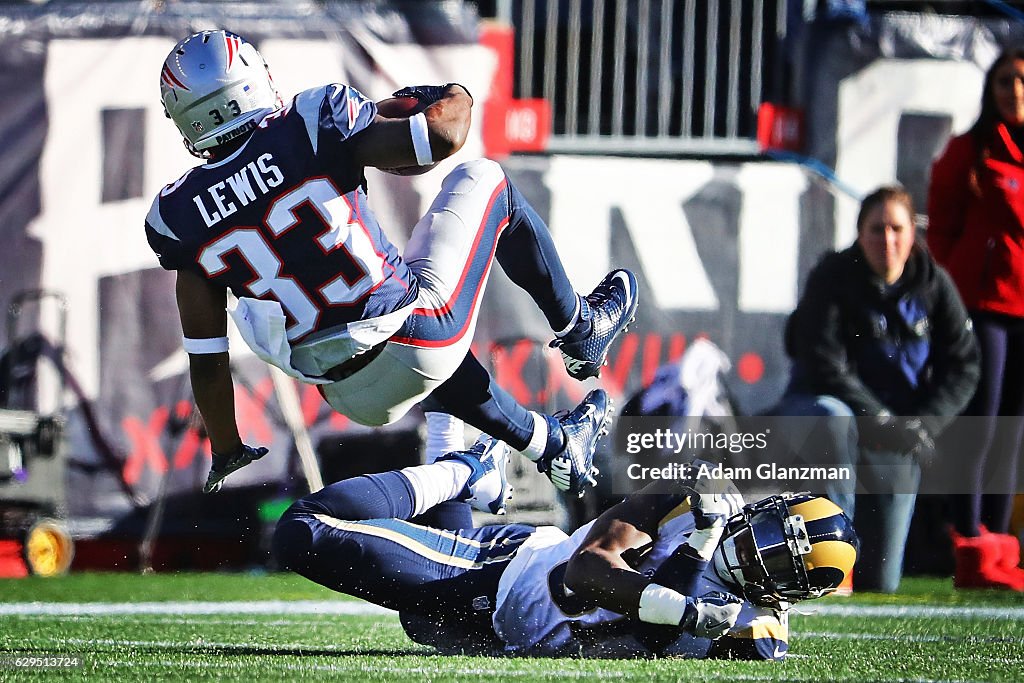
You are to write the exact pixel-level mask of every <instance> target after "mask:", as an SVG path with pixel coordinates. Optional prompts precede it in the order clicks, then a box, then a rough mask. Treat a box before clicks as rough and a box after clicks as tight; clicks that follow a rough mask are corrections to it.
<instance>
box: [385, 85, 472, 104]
mask: <svg viewBox="0 0 1024 683" xmlns="http://www.w3.org/2000/svg"><path fill="white" fill-rule="evenodd" d="M453 85H457V86H459V87H460V88H462V89H463V90H465V91H466V94H467V95H469V99H473V96H472V95H470V94H469V88H467V87H466V86H464V85H462V84H461V83H445V84H444V85H407V86H405V87H404V88H402V89H401V90H396V91H395V92H393V93H391V96H392V97H415V98H416V99H417V100H419V101H420V102H426V103H427V104H433V103H434V102H437V101H438V100H439V99H441V98H442V97H444V93H445V91H446V90H448V88H449V87H450V86H453Z"/></svg>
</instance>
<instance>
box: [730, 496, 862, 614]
mask: <svg viewBox="0 0 1024 683" xmlns="http://www.w3.org/2000/svg"><path fill="white" fill-rule="evenodd" d="M815 500H820V501H824V502H825V503H827V505H828V506H831V508H834V510H835V512H833V513H831V514H830V515H828V516H826V517H824V518H820V519H816V520H814V522H813V526H815V527H816V532H817V535H815V532H809V531H808V523H807V521H806V520H805V519H804V517H803V516H802V515H800V514H795V513H793V512H792V511H791V507H796V506H797V505H798V504H799V503H801V502H806V501H815ZM823 527H824V528H825V531H824V532H822V528H823ZM816 543H824V544H826V545H825V546H822V547H823V548H827V549H828V551H827V552H825V553H824V556H825V557H824V559H825V560H826V561H822V559H823V558H818V557H814V555H815V554H823V553H816V550H815V544H816ZM837 543H838V544H840V546H841V547H839V548H838V555H837V548H835V547H830V546H831V545H834V544H837ZM857 546H858V541H857V538H856V534H855V533H854V532H853V527H852V524H851V523H850V521H849V518H847V517H846V515H844V514H843V513H842V512H841V511H840V510H839V508H838V507H836V506H835V505H834V504H833V503H831V502H830V501H828V500H827V499H824V498H814V497H808V496H802V497H799V496H798V497H784V496H771V497H769V498H765V499H764V500H761V501H758V502H757V503H753V504H751V505H747V506H746V507H744V508H743V510H742V511H741V512H740V513H739V514H737V515H736V516H734V517H733V518H732V519H730V520H729V522H728V524H727V525H726V530H725V533H724V534H723V537H722V541H721V542H720V543H719V545H718V548H717V549H716V550H715V555H714V557H713V562H714V567H715V572H716V573H717V574H718V575H719V577H720V578H722V579H723V580H726V581H728V582H730V583H732V584H734V585H736V586H737V587H738V588H739V589H740V591H741V592H742V593H743V596H744V597H745V598H746V599H747V600H749V601H750V602H752V603H754V604H755V605H760V606H763V607H771V608H775V609H785V608H786V607H788V606H789V605H790V604H792V603H794V602H798V601H800V600H811V599H814V598H819V597H821V596H823V595H826V594H828V593H831V592H832V591H833V590H835V588H836V587H837V586H838V585H839V583H840V582H841V581H842V580H843V578H844V577H845V576H846V574H847V573H849V571H851V570H852V566H853V559H854V558H855V557H856V552H857ZM833 559H837V560H838V561H835V562H833V561H832V560H833ZM831 564H835V565H840V566H831ZM847 564H848V565H849V566H845V565H847Z"/></svg>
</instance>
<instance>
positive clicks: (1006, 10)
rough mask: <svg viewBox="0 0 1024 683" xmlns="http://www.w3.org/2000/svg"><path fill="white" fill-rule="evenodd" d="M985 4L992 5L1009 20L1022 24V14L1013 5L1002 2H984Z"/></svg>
mask: <svg viewBox="0 0 1024 683" xmlns="http://www.w3.org/2000/svg"><path fill="white" fill-rule="evenodd" d="M985 2H986V3H988V4H989V5H992V6H993V7H995V8H996V9H997V10H999V11H1000V12H1002V13H1003V14H1005V15H1006V16H1008V17H1010V18H1011V19H1016V20H1017V21H1022V22H1024V12H1022V11H1020V10H1019V9H1017V8H1016V7H1014V6H1013V5H1010V4H1009V3H1006V2H1003V0H985Z"/></svg>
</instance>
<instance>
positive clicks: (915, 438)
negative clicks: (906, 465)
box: [858, 415, 935, 465]
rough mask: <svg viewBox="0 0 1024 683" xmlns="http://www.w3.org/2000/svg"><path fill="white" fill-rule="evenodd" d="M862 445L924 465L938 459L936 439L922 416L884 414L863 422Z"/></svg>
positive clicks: (861, 431) (861, 424) (859, 426)
mask: <svg viewBox="0 0 1024 683" xmlns="http://www.w3.org/2000/svg"><path fill="white" fill-rule="evenodd" d="M858 428H859V430H860V445H861V446H864V447H865V448H870V449H872V450H880V451H894V452H896V453H901V454H903V455H907V456H910V457H913V458H915V459H916V460H917V461H918V462H920V463H921V464H922V465H928V464H930V463H931V461H932V460H934V459H935V439H933V438H932V435H931V434H929V433H928V430H927V429H926V428H925V426H924V424H922V422H921V418H919V417H895V416H893V415H880V416H878V417H873V418H867V419H864V420H861V421H859V423H858Z"/></svg>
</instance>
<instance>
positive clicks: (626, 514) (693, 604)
mask: <svg viewBox="0 0 1024 683" xmlns="http://www.w3.org/2000/svg"><path fill="white" fill-rule="evenodd" d="M652 486H654V485H652ZM687 512H689V513H691V514H692V515H693V516H694V521H695V526H696V528H695V530H694V531H693V532H691V533H690V535H689V537H688V538H687V539H686V541H684V542H683V543H682V544H680V546H679V547H678V548H677V549H676V550H675V551H674V552H673V553H672V555H671V556H669V557H668V558H667V559H666V560H665V561H664V562H663V563H662V564H661V565H660V566H659V567H658V570H657V571H656V572H655V574H654V576H653V578H649V577H647V576H646V575H644V574H641V573H640V572H638V571H636V570H635V569H633V568H632V567H631V566H630V564H629V563H628V562H627V561H626V559H625V558H624V557H623V555H624V554H625V553H627V552H628V551H631V550H637V549H640V548H642V547H644V546H647V545H649V544H650V543H652V542H653V540H654V539H655V538H656V537H657V535H658V528H659V527H660V526H661V525H662V524H663V523H664V521H665V520H666V519H667V518H668V517H669V516H674V515H676V514H685V513H687ZM727 516H728V502H727V501H726V500H725V497H724V496H722V495H721V494H704V493H697V492H696V491H694V490H692V489H688V490H687V491H686V492H684V493H680V494H659V493H653V492H652V490H651V487H648V489H645V490H642V491H641V492H640V493H639V494H637V495H634V496H630V497H629V498H627V499H626V500H624V501H623V502H621V503H619V504H618V505H616V506H615V507H613V508H611V509H609V510H608V511H607V512H605V513H604V514H602V515H601V516H600V517H598V518H597V520H595V522H594V524H593V526H592V527H591V529H590V531H589V532H588V534H587V536H586V538H584V540H583V543H581V544H580V547H579V548H577V550H576V551H575V552H574V553H573V556H572V557H571V558H570V559H569V564H568V566H567V567H566V573H565V579H564V581H565V585H566V587H567V588H569V589H570V590H572V591H573V592H574V593H576V594H578V595H579V596H580V597H581V598H583V599H584V600H588V601H590V602H593V603H596V604H597V605H599V606H601V607H604V608H606V609H609V610H612V611H614V612H618V613H619V614H625V615H629V616H635V617H636V618H637V619H639V620H640V621H641V622H644V623H647V624H654V625H665V626H672V627H676V626H681V627H683V628H684V629H685V630H686V631H687V632H689V633H691V634H693V635H696V636H698V637H701V638H712V639H714V638H720V637H721V636H722V635H724V634H725V633H726V632H728V630H729V629H730V628H731V627H732V626H733V624H735V623H736V619H737V617H738V616H739V612H740V605H741V603H742V600H741V599H740V598H738V597H737V596H734V595H731V594H727V593H709V594H707V595H702V596H700V597H695V596H693V595H692V593H693V592H694V591H693V588H694V587H695V586H696V584H697V579H698V578H699V576H700V575H701V574H702V573H703V571H704V569H705V568H706V567H707V565H708V562H709V561H710V560H711V554H712V552H714V548H715V547H716V546H717V545H718V540H719V539H720V538H721V534H722V531H723V530H724V527H725V520H726V518H727Z"/></svg>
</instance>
